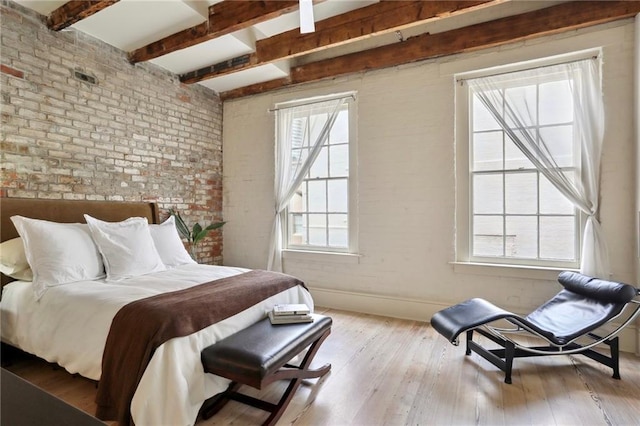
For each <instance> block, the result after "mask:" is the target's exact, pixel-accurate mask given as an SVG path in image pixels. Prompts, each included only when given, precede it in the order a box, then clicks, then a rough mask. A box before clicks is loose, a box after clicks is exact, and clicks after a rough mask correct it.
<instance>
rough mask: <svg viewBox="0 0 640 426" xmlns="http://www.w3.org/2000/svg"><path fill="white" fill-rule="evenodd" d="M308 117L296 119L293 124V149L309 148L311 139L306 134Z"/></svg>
mask: <svg viewBox="0 0 640 426" xmlns="http://www.w3.org/2000/svg"><path fill="white" fill-rule="evenodd" d="M306 129H307V117H298V118H294V119H293V122H292V123H291V146H292V148H301V147H303V146H309V138H308V137H307V134H306Z"/></svg>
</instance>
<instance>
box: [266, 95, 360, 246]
mask: <svg viewBox="0 0 640 426" xmlns="http://www.w3.org/2000/svg"><path fill="white" fill-rule="evenodd" d="M354 98H355V95H354V94H352V93H348V94H342V95H336V96H330V97H326V98H312V99H306V100H298V101H295V102H288V103H285V104H279V105H277V106H276V107H277V110H278V114H277V116H276V118H277V120H276V137H277V159H276V160H277V163H278V167H277V170H276V175H277V176H276V177H277V180H278V179H280V182H279V183H278V182H277V189H276V192H280V194H279V196H280V198H281V201H282V202H283V203H284V204H282V207H284V209H283V210H282V212H281V214H280V220H281V226H280V228H281V229H280V232H281V235H282V249H289V250H307V251H322V252H344V253H353V252H355V251H356V247H355V246H356V241H355V234H356V233H355V231H356V226H355V222H356V214H355V213H356V212H355V210H356V202H355V195H356V189H355V185H356V179H355V173H356V169H357V168H356V155H355V148H356V144H355V116H356V115H355V100H354ZM278 185H279V186H278ZM278 188H279V189H278ZM276 251H277V249H276ZM275 256H277V253H275Z"/></svg>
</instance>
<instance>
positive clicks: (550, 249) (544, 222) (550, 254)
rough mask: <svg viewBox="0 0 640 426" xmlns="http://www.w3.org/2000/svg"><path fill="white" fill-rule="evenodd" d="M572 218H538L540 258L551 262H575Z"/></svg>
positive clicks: (573, 223)
mask: <svg viewBox="0 0 640 426" xmlns="http://www.w3.org/2000/svg"><path fill="white" fill-rule="evenodd" d="M575 237H576V235H575V222H574V217H573V216H569V217H553V216H552V217H545V216H542V217H541V218H540V257H541V258H543V259H551V260H575V259H576V253H575V245H574V241H575Z"/></svg>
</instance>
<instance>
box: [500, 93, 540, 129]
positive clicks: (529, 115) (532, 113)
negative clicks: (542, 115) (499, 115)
mask: <svg viewBox="0 0 640 426" xmlns="http://www.w3.org/2000/svg"><path fill="white" fill-rule="evenodd" d="M504 93H505V97H506V99H507V102H508V103H509V105H510V106H511V107H510V108H506V110H505V111H509V112H510V113H509V114H507V113H506V112H505V121H506V122H507V125H508V126H510V127H520V126H525V127H527V126H535V125H536V124H537V122H538V118H537V117H538V115H537V107H536V102H537V94H536V86H535V85H529V86H521V87H515V88H509V89H506V90H505V92H504Z"/></svg>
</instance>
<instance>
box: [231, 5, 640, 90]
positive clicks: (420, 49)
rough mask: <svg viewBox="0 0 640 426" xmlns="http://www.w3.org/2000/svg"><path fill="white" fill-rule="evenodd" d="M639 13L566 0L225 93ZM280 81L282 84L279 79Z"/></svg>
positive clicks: (626, 7) (386, 64)
mask: <svg viewBox="0 0 640 426" xmlns="http://www.w3.org/2000/svg"><path fill="white" fill-rule="evenodd" d="M638 13H640V1H577V2H570V3H562V4H559V5H557V6H551V7H548V8H544V9H539V10H536V11H533V12H527V13H523V14H520V15H515V16H510V17H506V18H501V19H496V20H494V21H489V22H483V23H480V24H475V25H471V26H468V27H464V28H459V29H456V30H451V31H445V32H442V33H437V34H429V33H426V34H422V35H419V36H415V37H412V38H409V39H407V40H406V41H404V42H399V43H394V44H391V45H386V46H381V47H378V48H374V49H370V50H367V51H363V52H357V53H352V54H348V55H343V56H339V57H336V58H331V59H325V60H322V61H317V62H312V63H309V64H305V65H302V66H298V67H294V68H292V69H291V75H290V76H289V78H288V79H280V80H274V82H265V83H260V84H257V85H251V86H246V87H241V88H238V89H235V90H230V91H227V92H224V93H222V94H221V97H222V99H223V100H228V99H234V98H238V97H243V96H249V95H253V94H257V93H262V92H264V91H266V90H274V89H277V88H282V87H286V86H289V85H293V84H300V83H308V82H311V81H317V80H321V79H325V78H330V77H336V76H341V75H345V74H351V73H356V72H362V71H369V70H374V69H380V68H386V67H391V66H396V65H401V64H406V63H410V62H415V61H420V60H425V59H430V58H435V57H440V56H446V55H452V54H457V53H464V52H470V51H474V50H480V49H486V48H489V47H494V46H499V45H504V44H507V43H513V42H516V41H522V40H528V39H532V38H537V37H541V36H546V35H551V34H557V33H561V32H565V31H571V30H576V29H579V28H584V27H588V26H592V25H597V24H602V23H606V22H610V21H614V20H618V19H624V18H629V17H633V16H634V15H636V14H638ZM276 82H278V83H279V84H280V85H279V86H278V85H277V84H275V83H276ZM265 88H266V90H265Z"/></svg>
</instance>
